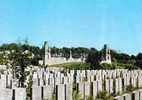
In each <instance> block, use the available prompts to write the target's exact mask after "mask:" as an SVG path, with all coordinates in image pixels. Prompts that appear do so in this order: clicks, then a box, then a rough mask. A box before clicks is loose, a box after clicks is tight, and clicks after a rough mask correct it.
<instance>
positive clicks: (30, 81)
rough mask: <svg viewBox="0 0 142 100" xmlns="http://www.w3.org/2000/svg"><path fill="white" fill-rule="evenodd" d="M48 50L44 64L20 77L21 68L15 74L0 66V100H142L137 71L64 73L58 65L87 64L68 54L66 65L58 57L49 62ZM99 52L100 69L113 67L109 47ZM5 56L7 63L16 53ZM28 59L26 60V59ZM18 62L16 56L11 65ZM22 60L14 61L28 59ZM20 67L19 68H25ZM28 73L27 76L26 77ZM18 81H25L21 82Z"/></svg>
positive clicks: (11, 67) (9, 67)
mask: <svg viewBox="0 0 142 100" xmlns="http://www.w3.org/2000/svg"><path fill="white" fill-rule="evenodd" d="M45 45H47V42H45ZM47 48H48V49H47ZM50 50H51V49H49V46H47V47H46V46H44V52H45V53H44V55H43V58H44V61H43V63H39V64H38V66H25V69H24V73H23V74H24V75H25V76H23V77H22V74H21V73H22V68H21V67H19V68H21V69H20V72H17V73H16V72H14V71H16V70H17V69H14V66H15V68H18V66H16V65H14V63H12V62H9V64H7V63H5V65H1V66H0V69H1V70H0V90H1V91H0V92H1V93H0V100H142V70H140V69H139V68H138V69H135V68H134V69H131V70H130V69H124V68H112V69H109V68H108V69H103V68H102V69H90V68H88V69H76V70H75V69H67V68H66V67H63V66H62V65H60V64H64V63H67V64H70V63H85V61H86V60H84V61H81V60H75V59H74V58H73V57H72V54H71V51H70V56H69V59H68V60H66V61H65V60H64V59H66V58H63V57H60V58H59V59H60V60H58V61H56V60H57V59H58V57H54V59H51V55H52V54H51V51H50ZM17 52H18V51H17ZM29 52H30V51H24V52H23V53H22V55H20V54H19V55H20V56H24V55H28V54H30V53H29ZM47 52H48V53H47ZM100 52H101V55H100V61H99V65H100V67H101V65H103V64H104V65H105V64H106V65H107V66H109V65H110V64H112V60H111V58H112V56H111V51H110V49H109V48H108V46H107V45H104V48H103V49H102V50H101V51H100ZM13 53H15V54H13ZM1 54H3V52H1ZM4 55H5V56H7V60H8V58H10V57H15V55H17V54H16V52H15V51H12V52H11V51H9V52H8V51H7V52H6V53H4ZM31 55H33V54H31ZM88 56H89V55H88ZM1 57H2V56H1ZM27 57H28V58H29V55H28V56H27ZM17 58H18V55H17V57H16V58H14V59H13V60H12V61H14V60H16V59H17ZM23 58H24V57H22V58H19V59H20V60H18V59H17V61H21V59H22V60H24V59H27V58H26V57H25V58H24V59H23ZM2 59H4V58H1V60H0V61H3V60H2ZM80 59H81V58H80ZM83 59H87V58H83ZM46 60H47V61H46ZM50 60H52V61H50ZM48 61H49V62H50V63H49V62H48ZM4 62H7V61H3V63H4ZM22 62H24V61H22ZM22 62H21V63H22ZM51 62H52V63H51ZM56 62H58V64H59V66H58V67H57V66H50V65H58V64H56ZM21 63H19V64H20V65H21V66H22V67H24V65H22V64H21ZM48 63H49V65H48ZM25 64H26V62H25ZM17 71H18V70H17ZM27 72H28V74H25V73H27ZM15 74H16V75H15ZM17 75H18V76H17ZM21 78H24V81H22V80H21Z"/></svg>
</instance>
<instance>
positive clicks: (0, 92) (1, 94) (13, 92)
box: [0, 88, 27, 100]
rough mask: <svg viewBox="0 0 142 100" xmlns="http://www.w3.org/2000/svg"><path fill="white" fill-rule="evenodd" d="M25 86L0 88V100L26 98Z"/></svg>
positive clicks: (21, 99) (24, 99)
mask: <svg viewBox="0 0 142 100" xmlns="http://www.w3.org/2000/svg"><path fill="white" fill-rule="evenodd" d="M26 95H27V94H26V89H25V88H15V89H8V88H0V100H26Z"/></svg>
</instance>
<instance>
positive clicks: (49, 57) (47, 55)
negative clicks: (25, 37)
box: [44, 41, 51, 66]
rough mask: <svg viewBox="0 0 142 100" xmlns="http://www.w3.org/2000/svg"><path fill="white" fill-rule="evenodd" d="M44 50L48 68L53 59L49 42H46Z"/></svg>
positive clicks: (45, 63)
mask: <svg viewBox="0 0 142 100" xmlns="http://www.w3.org/2000/svg"><path fill="white" fill-rule="evenodd" d="M44 50H45V51H44V52H45V54H44V65H45V66H46V65H48V61H49V60H50V59H51V48H50V47H49V45H48V42H47V41H45V42H44Z"/></svg>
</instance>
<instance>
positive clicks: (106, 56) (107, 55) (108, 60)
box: [100, 44, 111, 64]
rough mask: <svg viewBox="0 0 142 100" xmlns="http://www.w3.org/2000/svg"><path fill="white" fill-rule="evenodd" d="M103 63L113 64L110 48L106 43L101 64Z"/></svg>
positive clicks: (102, 51)
mask: <svg viewBox="0 0 142 100" xmlns="http://www.w3.org/2000/svg"><path fill="white" fill-rule="evenodd" d="M103 63H107V64H111V54H110V49H109V48H108V46H107V45H106V44H105V45H104V48H103V49H102V50H101V61H100V64H103Z"/></svg>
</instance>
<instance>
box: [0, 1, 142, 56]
mask: <svg viewBox="0 0 142 100" xmlns="http://www.w3.org/2000/svg"><path fill="white" fill-rule="evenodd" d="M141 19H142V0H0V44H3V43H11V42H17V41H19V40H23V39H25V38H28V40H29V43H30V44H32V45H37V46H40V47H41V46H42V45H43V42H44V41H48V42H49V44H50V45H51V46H57V47H63V46H67V47H78V46H83V47H88V48H90V47H95V48H97V49H101V48H102V47H103V45H104V44H105V43H106V44H108V45H109V47H110V48H112V49H115V50H117V51H118V52H124V53H129V54H137V53H138V52H142V20H141Z"/></svg>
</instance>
